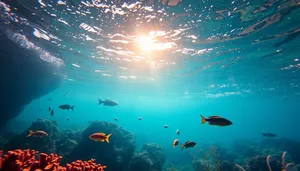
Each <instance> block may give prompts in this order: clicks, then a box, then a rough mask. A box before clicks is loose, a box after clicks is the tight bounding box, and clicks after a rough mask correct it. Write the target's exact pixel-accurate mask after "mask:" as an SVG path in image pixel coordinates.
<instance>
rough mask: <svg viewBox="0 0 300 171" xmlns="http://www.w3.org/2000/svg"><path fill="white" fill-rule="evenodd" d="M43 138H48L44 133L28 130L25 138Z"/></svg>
mask: <svg viewBox="0 0 300 171" xmlns="http://www.w3.org/2000/svg"><path fill="white" fill-rule="evenodd" d="M44 136H48V134H47V133H46V132H45V131H39V130H37V131H35V132H33V131H32V130H29V134H28V135H27V137H40V138H43V137H44Z"/></svg>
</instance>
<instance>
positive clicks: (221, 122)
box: [200, 115, 232, 126]
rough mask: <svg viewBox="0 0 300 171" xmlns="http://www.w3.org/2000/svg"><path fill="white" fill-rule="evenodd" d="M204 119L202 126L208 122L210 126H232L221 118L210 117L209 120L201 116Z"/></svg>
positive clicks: (228, 121)
mask: <svg viewBox="0 0 300 171" xmlns="http://www.w3.org/2000/svg"><path fill="white" fill-rule="evenodd" d="M200 116H201V118H202V122H201V123H202V124H204V123H205V122H208V123H209V125H216V126H229V125H232V122H231V121H230V120H228V119H225V118H222V117H220V116H210V117H209V118H205V117H204V116H202V115H200Z"/></svg>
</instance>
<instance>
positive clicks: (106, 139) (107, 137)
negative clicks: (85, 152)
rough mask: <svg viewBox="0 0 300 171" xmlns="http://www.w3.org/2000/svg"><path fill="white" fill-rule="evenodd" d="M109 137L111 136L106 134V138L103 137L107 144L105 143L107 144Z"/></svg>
mask: <svg viewBox="0 0 300 171" xmlns="http://www.w3.org/2000/svg"><path fill="white" fill-rule="evenodd" d="M110 136H111V134H108V135H106V137H105V141H106V142H107V143H109V137H110Z"/></svg>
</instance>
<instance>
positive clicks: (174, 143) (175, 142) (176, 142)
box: [173, 139, 179, 148]
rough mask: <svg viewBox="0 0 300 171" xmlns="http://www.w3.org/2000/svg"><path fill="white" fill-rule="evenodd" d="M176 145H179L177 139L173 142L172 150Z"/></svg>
mask: <svg viewBox="0 0 300 171" xmlns="http://www.w3.org/2000/svg"><path fill="white" fill-rule="evenodd" d="M178 144H179V140H178V139H176V140H174V142H173V148H175V147H176V146H177V145H178Z"/></svg>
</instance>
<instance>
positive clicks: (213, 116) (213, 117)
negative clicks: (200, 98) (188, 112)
mask: <svg viewBox="0 0 300 171" xmlns="http://www.w3.org/2000/svg"><path fill="white" fill-rule="evenodd" d="M209 118H221V117H220V116H209Z"/></svg>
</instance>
